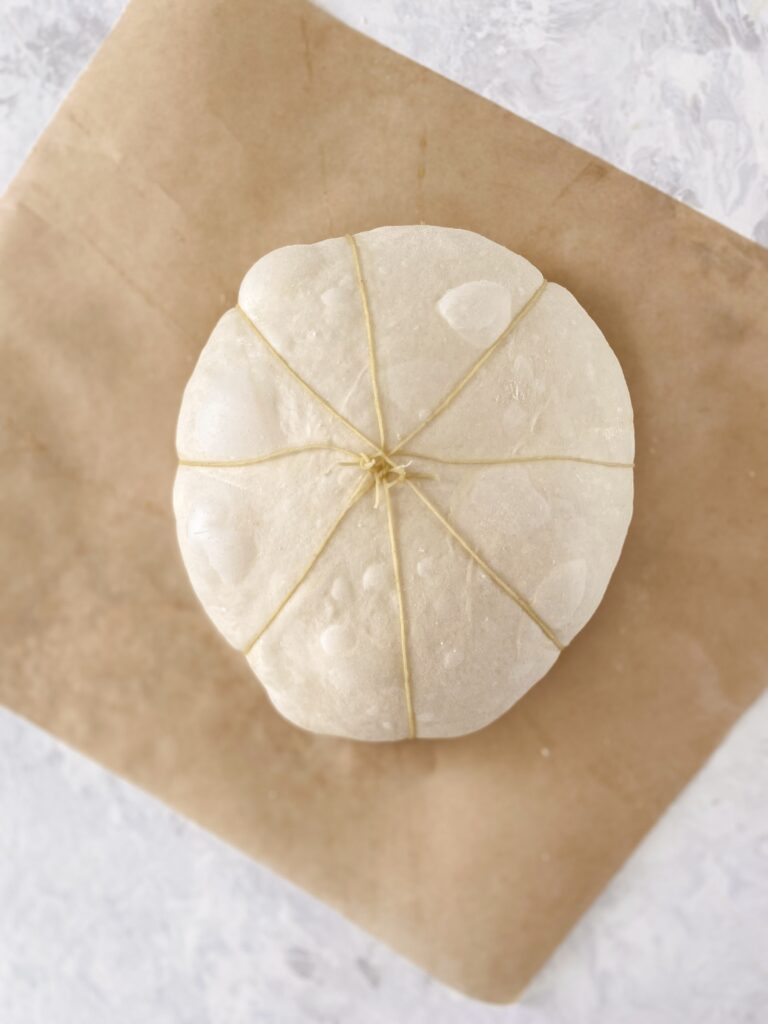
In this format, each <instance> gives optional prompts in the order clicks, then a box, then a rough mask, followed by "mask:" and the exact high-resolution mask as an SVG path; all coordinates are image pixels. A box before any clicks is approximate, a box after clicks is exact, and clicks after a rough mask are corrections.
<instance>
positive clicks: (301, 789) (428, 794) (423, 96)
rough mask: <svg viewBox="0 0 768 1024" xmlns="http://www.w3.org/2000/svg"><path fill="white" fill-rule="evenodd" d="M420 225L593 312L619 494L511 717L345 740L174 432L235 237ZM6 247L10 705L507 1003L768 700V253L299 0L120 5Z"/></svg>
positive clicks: (220, 301)
mask: <svg viewBox="0 0 768 1024" xmlns="http://www.w3.org/2000/svg"><path fill="white" fill-rule="evenodd" d="M418 221H426V222H428V223H433V224H444V225H454V226H459V227H465V228H469V229H471V230H473V231H479V232H481V233H482V234H485V235H488V236H489V237H491V238H493V239H495V240H497V241H499V242H501V243H503V244H504V245H506V246H509V247H510V248H511V249H513V250H515V251H517V252H521V253H523V254H524V255H525V256H527V257H528V258H529V259H530V260H531V261H532V262H533V263H534V264H535V265H536V266H538V267H539V268H540V269H541V270H542V272H543V273H544V274H545V275H546V277H547V278H548V279H550V280H553V281H557V282H559V283H561V284H563V285H565V286H566V287H567V288H569V289H571V290H572V291H573V293H574V294H575V295H576V296H577V297H578V299H579V301H580V302H581V303H582V304H583V305H584V306H585V307H586V308H587V310H588V312H589V313H590V314H591V315H592V316H593V317H594V318H595V320H596V321H597V322H598V324H599V325H600V326H601V328H602V329H603V330H604V332H605V334H606V335H607V337H608V339H609V341H610V342H611V344H612V345H613V347H614V349H615V350H616V352H617V354H618V356H619V359H620V360H621V363H622V366H623V368H624V371H625V374H626V376H627V378H628V382H629V386H630V390H631V393H632V399H633V404H634V407H635V411H636V427H637V439H638V457H637V471H636V486H637V495H636V513H635V518H634V521H633V524H632V527H631V529H630V534H629V540H628V543H627V546H626V548H625V553H624V556H623V558H622V560H621V562H620V564H619V568H618V570H617V573H616V575H615V577H614V580H613V582H612V583H611V586H610V587H609V591H608V595H607V597H606V600H605V602H604V603H603V605H602V606H601V608H600V609H599V611H598V613H597V615H596V616H595V618H594V619H593V620H592V622H591V624H590V625H589V626H588V627H587V628H586V630H585V631H584V632H583V633H582V634H581V635H580V636H579V637H578V638H577V640H576V642H575V643H574V644H573V646H572V647H571V648H569V649H568V650H567V651H566V653H565V654H564V655H563V657H562V658H561V659H560V661H559V662H558V664H557V666H556V668H555V670H554V671H553V672H552V673H551V674H550V675H549V676H548V677H547V678H546V679H545V680H544V681H543V682H542V683H539V684H538V685H537V686H536V687H535V688H534V689H533V691H532V692H531V693H530V694H529V695H528V696H527V697H525V698H524V699H523V701H522V702H521V703H520V704H518V705H517V706H516V707H515V708H514V709H513V710H512V711H511V712H510V713H509V714H508V715H506V716H505V717H504V718H503V719H501V720H500V721H499V722H497V723H496V724H495V725H493V726H491V727H490V728H488V729H486V730H484V731H483V732H481V733H478V734H475V735H472V736H469V737H467V738H465V739H462V740H452V741H446V742H422V743H417V744H408V743H403V744H397V745H383V746H382V745H376V746H367V745H361V744H355V743H352V742H344V741H340V740H332V739H327V738H322V737H314V736H311V735H309V734H305V733H303V732H300V731H299V730H297V729H295V728H293V727H292V726H290V725H289V724H288V723H287V722H285V721H283V720H282V719H280V718H279V717H278V715H277V714H276V713H275V712H274V711H273V710H272V708H271V706H270V705H269V703H268V701H267V699H266V697H265V696H264V695H263V693H261V692H260V690H259V688H258V686H255V685H254V683H253V680H252V677H251V674H250V671H249V669H248V667H247V666H246V664H245V662H244V660H243V659H242V658H241V656H240V655H239V654H237V653H236V652H235V651H232V650H230V649H229V648H228V647H227V646H226V644H225V643H224V642H223V641H222V640H221V638H220V637H219V636H218V635H217V634H216V633H215V631H214V629H213V627H212V626H211V625H210V624H209V622H208V621H207V619H206V617H205V615H204V614H203V612H202V611H201V610H200V608H199V607H198V605H197V603H196V601H195V599H194V597H193V595H192V592H191V590H190V587H189V584H188V582H187V578H186V575H185V573H184V571H183V568H182V565H181V561H180V557H179V555H178V552H177V546H176V540H175V536H174V528H173V521H172V515H171V484H172V480H173V474H174V469H175V453H174V449H173V438H174V427H175V420H176V415H177V412H178V407H179V400H180V396H181V392H182V389H183V386H184V383H185V381H186V379H187V377H188V375H189V373H190V371H191V368H192V366H193V364H194V362H195V360H196V358H197V354H198V352H199V350H200V348H201V346H202V345H203V343H204V341H205V339H206V338H207V336H208V333H209V331H210V329H211V328H212V326H213V324H214V323H215V322H216V319H217V317H218V316H219V315H220V313H221V312H222V311H223V310H224V309H225V308H227V307H228V306H231V305H232V304H233V302H234V298H235V289H236V287H237V284H238V282H239V281H240V279H241V278H242V276H243V273H244V272H245V270H246V269H247V268H248V267H249V266H250V265H251V264H252V263H253V262H254V261H255V260H256V259H257V258H258V257H259V256H261V255H262V254H264V253H265V252H267V251H269V250H270V249H272V248H275V247H277V246H281V245H286V244H289V243H291V242H307V241H315V240H318V239H321V238H324V237H327V236H332V235H339V234H342V233H344V232H347V231H362V230H365V229H367V228H370V227H374V226H377V225H381V224H395V223H404V224H407V223H414V222H418ZM0 260H1V261H2V280H1V282H0V289H1V291H0V296H1V298H0V302H1V304H2V319H1V321H0V323H1V327H0V330H1V331H2V374H0V396H1V398H0V401H1V402H2V412H3V428H2V466H3V477H2V495H1V497H0V501H1V502H2V504H1V506H0V516H1V517H2V518H1V520H0V523H1V527H2V529H1V543H2V550H1V552H0V554H1V556H2V567H3V586H2V597H1V598H0V600H1V601H2V607H1V613H2V627H1V630H2V632H1V633H0V641H1V642H2V650H3V668H2V676H1V678H0V696H1V697H2V700H3V701H4V702H5V703H6V704H7V705H8V706H9V707H11V708H13V709H14V710H16V711H18V712H20V713H21V714H23V715H26V716H27V717H29V718H30V719H31V720H33V721H35V722H37V723H39V724H41V725H43V726H45V727H46V728H47V729H49V730H50V731H51V732H52V733H55V734H56V735H58V736H60V737H62V738H63V739H64V740H66V741H67V742H69V743H71V744H72V745H74V746H76V747H78V748H79V749H81V750H83V751H85V752H86V753H87V754H89V755H91V756H92V757H94V758H96V759H97V760H99V761H101V762H102V763H103V764H105V765H107V766H108V767H109V768H111V769H113V770H114V771H117V772H119V773H121V774H123V775H125V776H127V777H128V778H130V779H133V780H134V781H135V782H137V783H139V784H140V785H141V786H144V787H145V788H146V789H148V790H150V791H151V792H153V793H155V794H157V795H158V796H160V797H161V798H162V799H164V800H165V801H167V802H168V803H169V804H171V805H172V806H174V807H176V808H177V809H178V810H180V811H182V812H183V813H185V814H187V815H189V816H190V817H191V818H194V819H195V820H196V821H198V822H200V823H201V824H203V825H204V826H206V827H207V828H209V829H211V830H213V831H215V832H216V833H218V834H219V835H221V836H223V837H224V838H225V839H227V840H229V841H230V842H232V843H234V844H236V845H237V846H239V847H241V848H242V849H244V850H246V851H247V852H248V853H250V854H252V855H253V856H254V857H257V858H259V859H260V860H263V861H264V862H266V863H268V864H270V865H271V866H272V867H274V868H275V869H276V870H278V871H279V872H281V873H282V874H284V875H286V876H287V877H289V878H291V879H293V880H294V881H295V882H297V883H299V884H300V885H302V886H305V887H306V888H307V889H309V890H311V891H312V892H314V893H316V894H318V895H319V896H321V897H322V898H323V899H326V900H327V901H328V902H329V903H332V904H333V905H334V906H336V907H338V908H340V909H341V910H342V911H343V912H344V913H345V914H347V915H348V916H349V917H351V918H352V919H354V920H355V921H357V922H359V923H361V924H362V925H364V926H365V927H366V928H368V929H370V931H372V932H373V933H374V934H376V935H378V936H380V937H381V938H383V939H384V940H385V941H387V942H388V943H389V944H391V945H392V946H393V947H394V948H396V949H397V950H399V951H400V952H402V953H404V954H406V955H408V956H410V957H412V958H413V959H414V960H416V961H417V962H418V963H420V964H421V965H423V966H424V967H426V968H427V969H429V970H430V971H432V972H434V973H435V974H436V975H437V976H439V977H440V978H442V979H443V980H445V981H446V982H448V983H450V984H452V985H454V986H456V987H457V988H460V989H463V990H465V991H467V992H469V993H472V994H474V995H476V996H479V997H482V998H486V999H490V1000H500V1001H504V1000H508V999H511V998H512V997H513V996H514V995H515V994H516V993H517V992H518V991H519V990H520V988H521V986H522V985H523V984H524V983H525V982H526V981H527V979H529V978H530V977H531V975H532V973H533V972H535V970H536V969H537V968H538V966H539V965H540V964H541V963H542V961H543V960H544V959H545V958H546V957H547V955H548V954H549V953H550V952H551V950H552V949H553V948H554V946H555V945H556V944H557V943H558V941H559V940H560V939H561V938H562V936H563V935H564V933H565V932H566V931H567V930H568V929H569V928H570V926H571V925H572V924H573V922H574V921H575V920H576V918H577V917H578V916H579V914H580V913H581V912H582V911H583V910H584V909H585V908H586V907H587V906H588V904H589V903H590V901H591V900H592V899H593V898H594V896H595V895H596V894H597V893H598V892H599V891H600V889H601V887H602V886H603V885H604V884H605V882H606V880H607V879H608V878H609V877H610V875H611V874H612V873H613V872H614V871H615V870H616V869H617V868H618V867H619V866H620V865H621V863H622V861H623V860H624V859H625V858H626V857H627V855H628V854H629V852H630V851H631V850H632V848H633V847H634V846H635V844H636V843H637V842H638V840H639V839H640V838H641V836H642V835H643V833H644V832H645V831H646V830H647V829H648V828H649V826H650V825H652V824H653V822H654V821H655V819H656V818H657V817H658V816H659V814H660V813H661V812H662V811H663V810H664V808H665V807H666V806H667V805H668V803H669V802H670V800H671V799H672V798H673V797H674V796H675V794H676V793H677V792H678V791H679V790H680V788H681V787H682V786H683V784H684V783H685V782H686V780H687V779H688V778H690V776H691V775H692V773H693V772H695V771H696V769H697V768H698V767H699V766H700V765H701V763H702V762H703V760H704V759H705V758H706V757H707V755H708V754H709V753H710V752H711V751H712V749H713V748H714V747H715V745H716V744H717V743H718V741H719V740H720V738H721V737H722V736H723V734H724V733H725V731H726V730H727V729H728V727H729V726H730V725H731V724H732V723H733V722H734V721H735V720H736V718H737V717H738V716H739V714H740V713H741V712H742V711H743V710H744V709H745V708H746V707H747V705H748V704H749V703H750V702H751V701H752V699H753V698H754V697H755V696H756V695H757V692H758V689H759V686H760V674H761V672H764V668H765V664H766V657H767V656H768V630H766V628H765V616H766V609H767V608H768V575H767V574H766V573H765V565H766V563H767V561H768V559H767V558H766V555H767V554H768V552H766V546H767V545H766V539H767V538H768V531H767V530H766V517H765V509H766V488H767V487H768V472H766V469H767V468H768V467H767V466H766V459H765V399H766V391H768V386H767V385H768V366H767V365H766V363H767V361H768V347H767V346H766V327H768V307H767V306H766V303H765V294H766V285H767V283H768V274H767V273H766V271H767V270H768V258H767V256H766V253H765V252H763V251H761V250H760V249H758V248H757V247H756V246H755V245H753V244H751V243H749V242H747V241H745V240H743V239H741V238H739V237H737V236H735V235H733V234H731V233H729V232H728V231H726V230H725V229H723V228H721V227H719V226H717V225H715V224H713V223H712V222H710V221H708V220H706V219H705V218H703V217H701V216H699V215H698V214H696V213H694V212H692V211H691V210H689V209H687V208H685V207H683V206H681V205H679V204H676V203H675V202H674V201H672V200H671V199H669V198H666V197H665V196H663V195H661V194H659V193H657V192H655V191H653V190H652V189H650V188H648V187H647V186H645V185H642V184H640V183H638V182H637V181H634V180H632V179H630V178H628V177H626V176H624V175H623V174H621V173H619V172H618V171H616V170H613V169H611V168H610V167H607V166H605V165H604V164H602V163H600V162H599V161H598V160H595V159H593V158H592V157H589V156H587V155H586V154H585V153H583V152H581V151H580V150H578V149H576V148H574V147H572V146H570V145H568V144H567V143H565V142H562V141H560V140H558V139H556V138H553V137H552V136H550V135H548V134H547V133H545V132H543V131H541V130H539V129H538V128H535V127H533V126H531V125H530V124H527V123H525V122H523V121H521V120H519V119H517V118H516V117H514V116H513V115H511V114H509V113H506V112H504V111H502V110H501V109H499V108H498V107H495V106H493V105H492V104H490V103H488V102H487V101H485V100H483V99H481V98H479V97H477V96H474V95H472V94H470V93H468V92H465V91H464V90H462V89H461V88H459V87H458V86H455V85H453V84H451V83H449V82H447V81H445V80H443V79H441V78H439V77H438V76H436V75H434V74H432V73H431V72H429V71H426V70H424V69H423V68H420V67H418V66H416V65H414V64H412V63H410V62H409V61H407V60H404V59H403V58H401V57H398V56H396V55H394V54H392V53H390V52H388V51H387V50H384V49H382V48H381V47H379V46H378V45H376V44H375V43H373V42H370V41H369V40H366V39H364V38H362V37H360V36H358V35H356V34H355V33H353V32H351V31H350V30H349V29H347V28H345V27H343V26H341V25H339V24H337V23H335V22H334V21H332V20H331V19H329V18H328V17H327V16H325V15H324V14H321V13H320V12H318V11H316V10H315V9H313V8H312V7H311V6H308V5H306V4H304V3H300V2H298V0H280V2H277V3H276V2H273V0H228V2H219V3H212V2H183V3H182V2H181V0H173V2H168V3H164V4H157V3H155V2H152V0H133V3H132V4H131V5H130V7H129V8H128V11H127V13H126V15H125V16H124V18H123V20H122V21H121V22H120V24H119V26H118V28H117V29H116V31H115V32H114V33H113V35H112V36H111V38H110V39H109V40H108V42H107V43H106V45H105V46H104V47H103V49H102V50H101V52H100V53H99V54H98V56H97V58H96V60H95V61H94V63H93V65H92V67H91V68H90V70H89V71H88V72H87V74H86V75H85V76H84V77H83V78H82V79H81V80H80V82H79V83H78V85H77V87H76V88H75V90H74V92H73V94H72V95H71V96H70V98H69V99H68V101H67V102H66V103H65V105H64V107H63V109H62V110H61V111H60V113H59V114H58V116H57V117H56V119H55V120H54V122H53V124H52V125H51V127H50V128H49V129H48V131H47V132H46V134H45V136H44V137H43V139H42V141H41V143H40V144H39V145H38V147H37V149H36V150H35V152H34V154H33V155H32V157H31V158H30V160H29V161H28V163H27V165H26V166H25V168H24V169H23V171H22V173H21V175H20V176H19V178H18V179H17V181H16V182H15V184H14V185H13V186H12V187H11V189H10V192H9V195H8V196H7V199H6V201H5V203H4V206H3V209H2V215H1V219H0ZM649 898H650V897H649Z"/></svg>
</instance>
